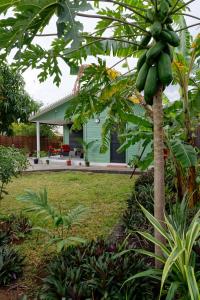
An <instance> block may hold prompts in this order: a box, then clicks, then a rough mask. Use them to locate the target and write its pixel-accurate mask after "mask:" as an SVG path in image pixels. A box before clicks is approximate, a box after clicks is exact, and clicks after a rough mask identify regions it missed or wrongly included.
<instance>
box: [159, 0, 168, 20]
mask: <svg viewBox="0 0 200 300" xmlns="http://www.w3.org/2000/svg"><path fill="white" fill-rule="evenodd" d="M168 13H169V3H168V1H166V0H160V8H159V17H160V19H161V20H162V19H164V18H166V16H167V14H168Z"/></svg>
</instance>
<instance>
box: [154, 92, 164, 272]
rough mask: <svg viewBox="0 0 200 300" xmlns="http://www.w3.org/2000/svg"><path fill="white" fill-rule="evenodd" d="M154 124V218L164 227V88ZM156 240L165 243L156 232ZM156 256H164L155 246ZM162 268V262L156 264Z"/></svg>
mask: <svg viewBox="0 0 200 300" xmlns="http://www.w3.org/2000/svg"><path fill="white" fill-rule="evenodd" d="M153 123H154V216H155V218H156V219H157V220H158V221H159V222H160V223H161V224H162V225H163V222H164V210H165V182H164V143H163V107H162V87H160V88H159V90H158V92H157V93H156V95H155V96H154V102H153ZM154 234H155V238H157V239H158V240H159V241H161V242H165V240H164V238H163V236H162V235H161V234H160V233H159V232H158V231H157V230H155V233H154ZM155 254H156V255H162V251H161V249H160V247H158V246H155ZM155 266H156V267H158V268H159V267H161V264H160V262H158V261H156V262H155Z"/></svg>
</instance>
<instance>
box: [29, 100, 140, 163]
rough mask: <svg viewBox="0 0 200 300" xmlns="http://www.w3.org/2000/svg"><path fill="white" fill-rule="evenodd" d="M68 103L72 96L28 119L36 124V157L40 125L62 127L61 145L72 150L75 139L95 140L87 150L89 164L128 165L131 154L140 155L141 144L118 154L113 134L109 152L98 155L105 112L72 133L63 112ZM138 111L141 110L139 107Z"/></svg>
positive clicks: (38, 150)
mask: <svg viewBox="0 0 200 300" xmlns="http://www.w3.org/2000/svg"><path fill="white" fill-rule="evenodd" d="M70 101H73V95H69V96H67V97H65V98H63V99H60V100H58V101H56V102H54V103H53V104H51V105H49V106H48V107H46V108H44V109H42V110H41V111H39V112H38V113H37V114H35V115H34V116H32V117H31V118H30V121H31V122H35V123H36V128H37V154H38V157H39V153H40V124H51V125H59V126H63V144H69V145H70V146H71V147H72V148H75V147H76V146H77V143H78V142H77V137H79V138H82V139H83V140H85V141H86V142H89V141H92V140H96V142H95V143H94V144H93V147H92V148H91V149H90V150H89V155H88V158H89V161H90V162H96V163H125V164H128V163H129V161H130V160H131V158H132V156H133V154H135V153H137V154H139V153H141V151H142V149H141V147H142V145H141V143H138V144H135V145H132V146H130V147H129V148H128V149H127V150H126V151H125V152H124V153H118V152H117V149H118V148H119V146H120V144H119V141H118V139H117V134H116V133H115V132H114V133H112V134H111V138H110V147H109V150H108V151H107V152H106V153H104V154H102V153H100V151H99V149H100V144H101V127H102V124H103V122H104V119H105V117H106V112H104V113H102V114H101V115H100V116H98V118H95V119H91V120H89V122H88V123H87V124H85V125H84V126H83V128H82V130H80V131H72V130H70V128H71V125H72V124H71V122H70V121H67V120H65V111H66V109H67V106H68V105H69V102H70ZM136 109H137V108H136ZM138 110H141V108H140V107H139V106H138Z"/></svg>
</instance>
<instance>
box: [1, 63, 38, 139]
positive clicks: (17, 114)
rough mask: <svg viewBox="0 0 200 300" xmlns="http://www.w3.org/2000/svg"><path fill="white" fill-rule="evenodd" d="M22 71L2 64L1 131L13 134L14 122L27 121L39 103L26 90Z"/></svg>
mask: <svg viewBox="0 0 200 300" xmlns="http://www.w3.org/2000/svg"><path fill="white" fill-rule="evenodd" d="M24 86H25V83H24V80H23V78H22V76H21V75H20V73H18V72H16V71H14V70H13V69H12V68H11V67H9V66H8V65H7V64H5V63H1V64H0V133H1V134H6V135H12V123H13V122H27V121H28V118H29V116H30V115H31V114H32V113H33V112H36V111H37V110H38V109H39V104H38V103H37V102H35V101H34V100H32V99H31V97H30V96H29V95H28V94H27V92H26V91H25V87H24Z"/></svg>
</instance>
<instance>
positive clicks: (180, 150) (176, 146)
mask: <svg viewBox="0 0 200 300" xmlns="http://www.w3.org/2000/svg"><path fill="white" fill-rule="evenodd" d="M170 148H171V151H172V154H173V155H174V157H175V158H176V159H177V160H178V161H179V162H180V164H181V166H182V167H183V168H189V167H192V166H195V165H196V164H197V153H196V151H195V149H194V148H193V147H192V146H191V145H188V144H185V143H183V142H182V141H181V140H173V141H171V142H170Z"/></svg>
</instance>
